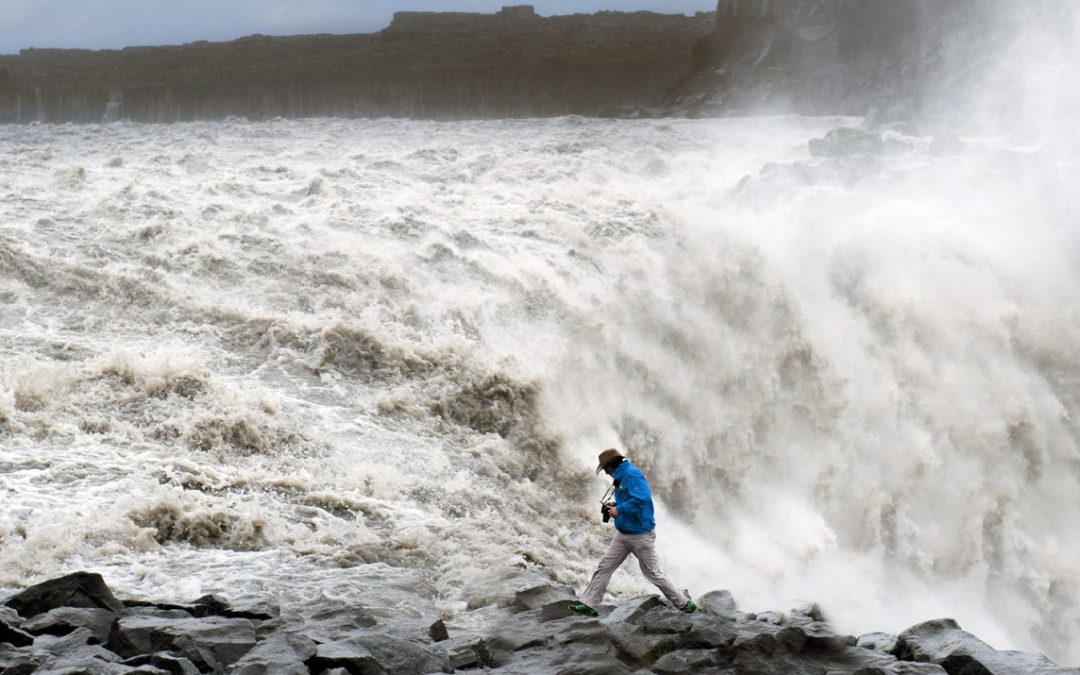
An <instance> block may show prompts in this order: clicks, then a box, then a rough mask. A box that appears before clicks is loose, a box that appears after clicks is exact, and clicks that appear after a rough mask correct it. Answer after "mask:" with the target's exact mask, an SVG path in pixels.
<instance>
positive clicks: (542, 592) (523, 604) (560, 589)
mask: <svg viewBox="0 0 1080 675" xmlns="http://www.w3.org/2000/svg"><path fill="white" fill-rule="evenodd" d="M573 600H574V589H572V588H570V587H569V586H552V585H550V584H544V585H540V586H533V587H532V588H526V589H525V590H523V591H518V592H517V593H515V594H514V601H513V604H512V605H511V607H512V608H513V609H514V610H516V611H519V612H524V611H527V610H530V609H540V608H541V607H543V606H545V605H549V604H551V603H553V602H566V603H569V602H573Z"/></svg>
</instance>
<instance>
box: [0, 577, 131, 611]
mask: <svg viewBox="0 0 1080 675" xmlns="http://www.w3.org/2000/svg"><path fill="white" fill-rule="evenodd" d="M4 604H5V605H7V606H8V607H11V608H12V609H14V610H15V611H16V612H18V613H19V614H20V615H21V616H23V617H26V618H29V617H32V616H37V615H38V614H43V613H45V612H47V611H49V610H50V609H56V608H57V607H88V608H91V609H107V610H109V611H112V612H119V611H120V610H122V609H123V608H124V605H123V603H121V602H120V601H119V600H117V599H116V596H114V595H113V594H112V591H111V590H109V587H108V586H107V585H106V584H105V580H104V579H102V578H101V575H100V574H95V573H92V572H75V573H74V574H68V575H67V576H63V577H59V578H57V579H50V580H49V581H45V582H42V583H40V584H36V585H34V586H31V587H29V588H27V589H25V590H23V591H21V592H20V593H17V594H15V595H13V596H11V597H10V598H8V599H7V600H6V601H5V602H4Z"/></svg>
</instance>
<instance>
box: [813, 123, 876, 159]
mask: <svg viewBox="0 0 1080 675" xmlns="http://www.w3.org/2000/svg"><path fill="white" fill-rule="evenodd" d="M884 148H885V141H884V139H883V138H882V136H881V134H871V133H867V132H865V131H859V130H858V129H851V128H849V127H842V128H840V129H833V130H832V131H830V132H829V133H827V134H825V137H824V138H814V139H811V140H810V155H811V156H813V157H833V158H835V157H850V156H852V155H876V154H878V153H880V152H881V151H882V150H883V149H884Z"/></svg>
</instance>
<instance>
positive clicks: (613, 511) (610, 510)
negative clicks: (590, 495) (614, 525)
mask: <svg viewBox="0 0 1080 675" xmlns="http://www.w3.org/2000/svg"><path fill="white" fill-rule="evenodd" d="M608 513H610V514H611V517H612V518H618V517H619V509H617V508H615V507H614V506H611V507H608Z"/></svg>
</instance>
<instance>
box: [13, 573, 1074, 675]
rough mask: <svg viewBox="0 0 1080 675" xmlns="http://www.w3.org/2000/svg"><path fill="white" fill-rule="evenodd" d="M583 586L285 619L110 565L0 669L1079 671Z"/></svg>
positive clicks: (79, 582)
mask: <svg viewBox="0 0 1080 675" xmlns="http://www.w3.org/2000/svg"><path fill="white" fill-rule="evenodd" d="M572 598H573V593H572V590H571V589H569V588H567V587H564V586H556V585H551V584H541V585H538V586H535V587H532V588H528V589H525V590H522V591H519V592H517V593H516V594H515V595H514V596H513V597H512V598H507V602H506V603H505V607H504V608H503V609H502V610H500V612H499V613H498V619H497V620H495V621H493V622H492V624H491V625H490V626H489V627H488V628H486V629H484V630H482V631H480V632H479V633H462V634H460V635H456V634H452V633H451V632H450V631H449V630H448V628H447V626H446V624H445V623H443V621H441V620H436V621H434V622H432V623H428V622H425V621H420V620H416V619H411V618H402V619H401V620H400V621H397V622H394V623H386V622H385V621H383V622H380V621H379V620H377V619H376V618H375V616H374V615H373V614H372V613H371V612H370V611H368V610H367V609H366V608H364V607H350V606H339V607H332V606H327V607H326V608H324V609H322V610H321V611H319V612H316V613H314V614H311V615H309V616H304V617H300V616H289V615H287V614H283V613H282V612H281V611H280V610H278V609H276V608H275V607H272V606H270V605H266V604H262V605H258V604H256V605H250V604H249V605H246V606H233V605H231V604H230V603H229V602H228V601H227V600H225V599H224V598H222V597H219V596H216V595H209V596H204V597H201V598H198V599H196V600H194V601H192V602H190V603H187V604H166V603H152V602H146V601H140V600H124V601H121V600H118V599H117V598H116V596H115V595H113V593H112V591H111V590H110V589H109V587H108V586H107V585H106V583H105V581H104V580H103V579H102V577H101V576H100V575H99V574H94V573H89V572H77V573H75V574H70V575H68V576H64V577H60V578H57V579H53V580H51V581H47V582H44V583H41V584H38V585H36V586H32V587H30V588H27V589H25V590H23V591H22V592H20V593H18V594H16V595H14V596H12V597H10V598H8V599H7V600H6V601H5V602H4V605H3V606H2V607H0V672H2V673H4V674H9V673H10V674H23V673H27V674H28V673H57V674H59V673H67V674H74V673H88V674H98V673H146V674H150V673H170V674H173V675H188V674H195V673H242V674H244V675H259V674H266V673H275V674H282V675H286V674H292V673H296V674H303V673H326V674H331V673H333V674H339V673H362V674H364V675H381V674H383V673H387V674H394V675H407V674H409V673H453V672H458V671H466V670H484V671H489V672H496V673H522V674H529V675H535V674H537V673H562V674H566V675H570V674H574V673H578V674H582V675H584V674H586V673H588V674H596V673H665V674H666V673H724V674H726V675H737V674H739V675H754V674H757V675H772V674H775V675H781V674H783V675H802V674H806V675H810V674H813V675H826V674H839V673H858V674H860V675H884V674H888V673H892V674H896V675H900V674H904V675H924V674H926V675H929V674H931V673H950V674H951V675H983V674H991V675H1051V674H1054V675H1056V674H1064V673H1071V674H1074V675H1075V674H1077V673H1080V670H1078V669H1068V668H1061V667H1059V666H1057V665H1055V664H1054V663H1052V662H1051V661H1049V660H1048V659H1047V658H1045V657H1043V656H1039V655H1034V654H1026V653H1022V652H1010V651H997V650H995V649H993V648H991V647H990V646H988V645H987V644H986V643H984V642H982V641H980V640H979V639H978V638H976V637H975V636H973V635H971V634H969V633H966V632H964V631H963V630H961V628H960V627H959V626H958V625H957V624H956V622H955V621H953V620H951V619H938V620H935V621H928V622H926V623H922V624H919V625H917V626H914V627H912V628H909V629H908V630H906V631H904V632H903V633H901V634H900V635H886V634H882V633H871V634H868V635H863V636H861V637H854V636H850V635H840V634H837V633H836V632H835V631H834V630H833V629H832V628H831V627H830V626H829V624H828V623H827V622H826V620H825V618H824V617H823V616H822V613H821V611H820V610H819V609H818V608H817V607H816V606H808V607H803V608H799V609H794V610H792V611H790V612H788V613H787V614H781V613H778V612H762V613H759V614H748V613H744V612H741V611H739V610H738V609H737V608H736V606H735V602H734V600H733V599H732V596H731V594H730V593H728V592H727V591H713V592H711V593H707V594H705V595H704V596H702V597H700V598H699V599H698V600H697V603H698V606H699V607H700V609H699V611H698V612H696V613H695V614H692V615H687V614H683V613H682V612H679V611H678V610H676V609H674V608H672V607H670V606H669V605H667V604H666V603H664V602H662V601H661V600H660V599H659V598H657V597H656V596H654V595H648V596H642V597H639V598H634V599H633V600H629V601H626V602H622V603H619V604H617V605H615V606H605V607H603V608H601V612H600V617H599V618H595V619H594V618H585V617H580V616H578V615H576V614H574V613H572V612H571V611H570V610H569V602H570V600H572Z"/></svg>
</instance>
